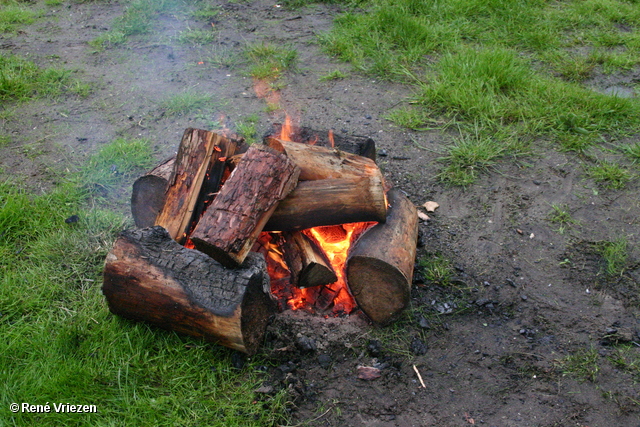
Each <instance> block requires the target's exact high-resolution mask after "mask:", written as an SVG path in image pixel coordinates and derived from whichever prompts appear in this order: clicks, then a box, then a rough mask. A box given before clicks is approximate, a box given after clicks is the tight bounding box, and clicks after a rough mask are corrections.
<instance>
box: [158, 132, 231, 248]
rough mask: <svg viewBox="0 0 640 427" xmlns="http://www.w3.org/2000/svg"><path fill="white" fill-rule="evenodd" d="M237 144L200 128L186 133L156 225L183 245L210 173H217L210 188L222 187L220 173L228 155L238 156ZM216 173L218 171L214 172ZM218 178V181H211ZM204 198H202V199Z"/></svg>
mask: <svg viewBox="0 0 640 427" xmlns="http://www.w3.org/2000/svg"><path fill="white" fill-rule="evenodd" d="M235 151H236V145H235V143H234V142H232V141H231V140H229V139H227V138H225V137H223V136H222V135H220V134H217V133H213V132H208V131H205V130H201V129H191V128H190V129H187V130H186V131H185V132H184V135H183V137H182V141H181V142H180V147H179V148H178V154H177V156H176V160H175V162H174V165H173V171H172V172H171V177H170V178H169V184H168V187H167V190H166V191H165V200H164V205H163V206H162V209H161V210H160V212H159V213H158V216H157V217H156V220H155V225H160V226H162V227H164V228H165V229H166V230H167V231H168V232H169V235H170V236H171V237H172V238H173V239H174V240H176V241H178V242H180V243H182V242H184V240H185V239H186V236H187V233H188V232H189V229H190V228H191V226H192V221H193V219H194V212H195V211H196V204H197V203H198V199H199V198H200V195H201V191H202V188H203V185H202V184H203V182H205V179H206V176H207V173H214V174H215V175H214V177H213V178H214V179H213V180H212V179H210V180H208V181H209V188H215V189H216V190H217V187H218V186H219V185H220V180H219V178H221V177H222V174H221V173H217V172H218V170H220V169H221V168H222V166H220V165H218V163H221V164H222V165H224V160H222V161H221V160H220V159H221V158H222V159H226V157H227V156H230V155H233V154H235ZM214 171H215V172H214ZM216 178H218V181H217V182H212V181H214V180H215V179H216ZM200 199H201V198H200ZM201 200H202V199H201Z"/></svg>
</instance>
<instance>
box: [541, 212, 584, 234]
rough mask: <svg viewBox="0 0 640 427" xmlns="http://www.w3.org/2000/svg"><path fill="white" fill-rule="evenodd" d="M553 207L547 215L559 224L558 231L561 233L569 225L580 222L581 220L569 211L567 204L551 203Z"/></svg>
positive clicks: (549, 219)
mask: <svg viewBox="0 0 640 427" xmlns="http://www.w3.org/2000/svg"><path fill="white" fill-rule="evenodd" d="M551 208H552V209H553V210H552V211H551V212H550V213H549V214H548V215H547V220H548V221H550V222H552V223H554V224H556V225H558V230H557V231H558V232H559V233H560V234H563V233H564V231H565V230H566V229H567V227H568V226H570V225H574V224H579V222H578V221H577V220H575V219H574V218H573V217H572V216H571V212H569V209H568V207H567V206H558V205H551Z"/></svg>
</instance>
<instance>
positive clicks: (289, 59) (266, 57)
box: [245, 43, 298, 80]
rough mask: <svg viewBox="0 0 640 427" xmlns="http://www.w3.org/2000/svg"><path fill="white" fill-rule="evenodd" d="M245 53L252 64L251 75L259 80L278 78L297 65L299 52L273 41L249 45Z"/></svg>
mask: <svg viewBox="0 0 640 427" xmlns="http://www.w3.org/2000/svg"><path fill="white" fill-rule="evenodd" d="M245 55H246V57H247V59H249V61H251V63H252V65H251V67H250V70H249V75H250V76H251V77H253V78H255V79H259V80H277V79H278V78H280V77H281V76H282V73H284V72H285V71H287V70H291V69H293V68H294V67H295V65H296V61H297V59H298V52H297V51H296V50H295V49H292V48H289V47H286V46H278V45H274V44H271V43H260V44H255V45H252V46H249V47H248V48H247V50H246V51H245Z"/></svg>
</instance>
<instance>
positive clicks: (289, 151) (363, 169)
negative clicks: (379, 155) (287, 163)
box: [264, 138, 382, 181]
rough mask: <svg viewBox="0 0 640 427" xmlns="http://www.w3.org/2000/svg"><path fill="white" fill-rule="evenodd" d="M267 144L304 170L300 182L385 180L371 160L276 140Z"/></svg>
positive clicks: (268, 139)
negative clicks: (362, 178)
mask: <svg viewBox="0 0 640 427" xmlns="http://www.w3.org/2000/svg"><path fill="white" fill-rule="evenodd" d="M264 143H265V145H267V146H268V147H271V148H273V149H275V150H278V151H280V152H283V153H286V155H287V157H289V158H290V159H291V160H292V161H293V162H294V163H295V164H296V165H297V166H298V167H299V168H300V181H313V180H317V179H327V178H360V177H373V176H375V177H379V178H380V179H382V173H381V172H380V169H378V166H377V165H376V162H374V161H373V160H371V159H369V158H367V157H362V156H358V155H357V154H351V153H347V152H345V151H341V150H338V149H335V148H328V147H320V146H315V145H307V144H301V143H299V142H291V141H283V140H280V139H276V138H267V139H265V141H264Z"/></svg>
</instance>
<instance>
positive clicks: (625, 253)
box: [597, 237, 629, 277]
mask: <svg viewBox="0 0 640 427" xmlns="http://www.w3.org/2000/svg"><path fill="white" fill-rule="evenodd" d="M597 248H598V251H599V252H600V255H601V256H602V258H603V260H604V263H605V265H604V272H605V273H606V275H607V276H609V277H619V276H622V274H623V273H624V271H625V269H626V267H627V260H628V258H629V242H628V241H627V239H626V238H625V237H620V238H618V239H616V240H614V241H611V242H601V243H600V244H599V245H597Z"/></svg>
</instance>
